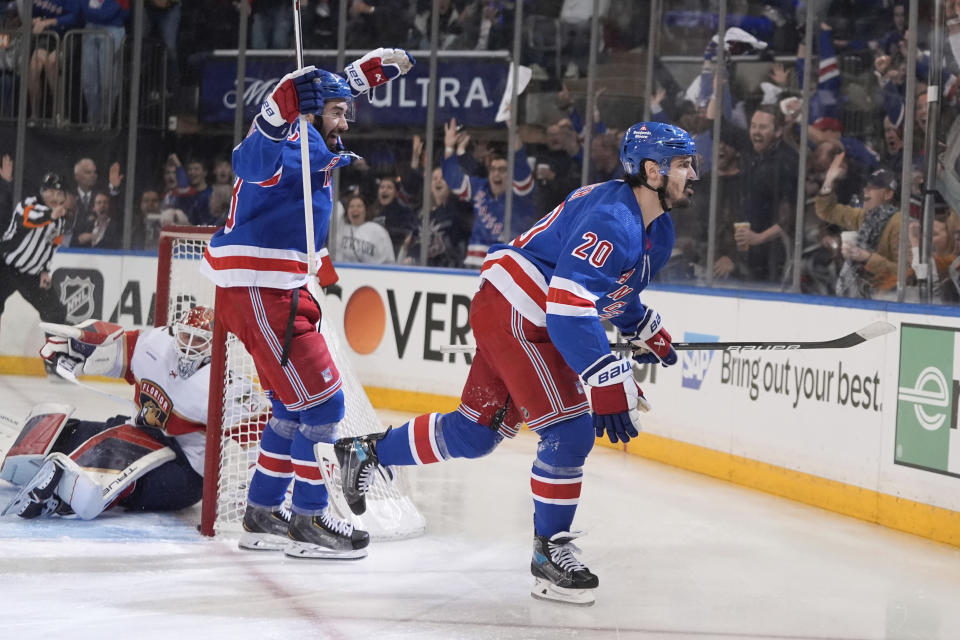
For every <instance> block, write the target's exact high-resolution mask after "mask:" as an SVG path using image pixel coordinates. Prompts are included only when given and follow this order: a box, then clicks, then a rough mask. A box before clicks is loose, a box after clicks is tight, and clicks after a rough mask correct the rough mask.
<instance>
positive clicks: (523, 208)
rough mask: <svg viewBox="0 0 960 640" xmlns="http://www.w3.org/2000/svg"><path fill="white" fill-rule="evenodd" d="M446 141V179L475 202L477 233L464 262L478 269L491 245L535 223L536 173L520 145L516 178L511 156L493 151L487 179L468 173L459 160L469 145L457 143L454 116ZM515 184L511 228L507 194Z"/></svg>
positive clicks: (459, 195)
mask: <svg viewBox="0 0 960 640" xmlns="http://www.w3.org/2000/svg"><path fill="white" fill-rule="evenodd" d="M466 140H469V138H466ZM443 144H444V158H445V159H444V161H443V179H444V180H446V182H447V184H448V185H450V191H451V192H452V193H453V195H454V196H456V197H457V198H459V199H460V200H464V201H467V202H472V203H473V213H474V218H473V232H472V233H471V234H470V243H469V245H468V246H467V257H466V259H465V260H464V265H465V266H467V267H473V268H477V267H479V266H480V265H481V264H482V263H483V259H484V257H485V256H486V255H487V249H489V248H490V245H492V244H495V243H497V242H500V241H501V240H506V239H509V238H512V237H514V236H516V235H518V234H519V233H520V232H522V231H524V230H526V229H527V228H528V227H529V226H530V224H531V223H532V222H533V216H534V209H533V198H534V186H535V185H534V181H533V173H532V172H531V171H530V165H529V164H527V154H526V153H524V150H523V147H522V146H521V145H518V146H517V152H516V154H515V156H514V158H513V179H512V180H511V178H510V176H509V170H508V167H509V163H508V162H507V158H506V156H504V155H503V154H500V153H498V152H493V153H490V154H489V155H488V156H487V158H486V166H487V174H488V177H487V178H486V179H483V178H477V177H475V176H468V175H467V174H466V173H464V171H463V169H462V168H461V167H460V162H459V160H458V158H459V156H460V155H463V154H464V153H466V144H465V141H464V140H461V144H460V145H458V144H457V121H456V119H454V118H451V119H450V122H447V123H446V124H444V125H443ZM461 149H463V151H462V152H461ZM454 150H456V153H457V155H455V154H454ZM511 184H512V185H513V193H514V195H515V196H516V197H515V198H514V199H513V218H512V220H511V224H510V226H511V228H510V229H505V228H504V227H505V226H506V216H505V209H506V201H507V198H506V193H507V188H508V187H509V186H510V185H511Z"/></svg>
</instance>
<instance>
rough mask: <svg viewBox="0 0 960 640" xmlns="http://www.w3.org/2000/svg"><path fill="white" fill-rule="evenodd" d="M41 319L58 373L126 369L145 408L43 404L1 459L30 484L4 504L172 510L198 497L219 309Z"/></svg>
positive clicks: (60, 511)
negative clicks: (90, 414)
mask: <svg viewBox="0 0 960 640" xmlns="http://www.w3.org/2000/svg"><path fill="white" fill-rule="evenodd" d="M41 328H42V329H43V330H44V331H45V332H47V334H48V335H49V337H48V338H47V342H46V344H45V345H44V346H43V348H42V349H41V350H40V355H41V356H43V358H44V360H46V361H47V362H48V363H50V364H51V365H53V366H54V367H55V368H56V370H57V373H58V374H59V375H61V376H64V377H67V378H75V377H76V376H77V375H80V374H81V373H83V374H87V375H100V376H106V377H110V378H122V379H125V380H126V381H127V382H129V383H130V384H132V385H134V386H135V392H134V404H135V405H136V408H137V413H136V415H135V416H133V417H130V416H125V415H118V416H114V417H112V418H110V419H108V420H106V421H104V422H96V421H86V420H76V419H71V417H70V416H71V414H72V412H73V408H72V407H70V406H69V405H65V404H62V403H45V404H42V405H38V406H37V407H34V410H33V411H32V412H31V414H30V416H29V417H28V419H27V420H26V421H25V423H24V425H23V426H22V428H21V431H20V434H19V435H18V437H17V439H16V442H15V443H14V445H13V446H12V447H11V448H10V450H9V451H8V452H7V454H6V457H5V458H4V461H3V467H2V469H0V478H3V479H4V480H7V481H9V482H11V483H12V484H14V485H18V486H21V487H22V488H21V491H20V492H19V493H18V495H17V496H16V497H15V498H14V499H13V501H12V502H11V503H10V504H9V505H8V506H7V508H5V509H4V511H3V513H4V514H7V513H15V514H16V515H19V516H20V517H22V518H36V517H38V516H46V515H72V514H76V515H77V516H78V517H80V518H82V519H84V520H89V519H92V518H95V517H97V516H98V515H100V513H102V512H103V511H104V510H106V509H108V508H110V507H112V506H122V507H124V508H126V509H127V510H133V511H171V510H177V509H183V508H186V507H189V506H190V505H193V504H195V503H196V502H198V501H199V500H200V497H201V494H202V487H203V456H204V449H205V433H204V432H205V430H206V421H207V393H208V388H209V385H210V367H209V366H208V363H209V362H210V346H211V341H212V339H213V331H212V328H213V311H212V310H210V309H207V308H205V307H195V308H193V309H190V310H188V311H186V312H184V313H183V314H181V316H180V318H178V319H177V321H176V322H174V323H173V324H171V325H170V326H169V327H156V328H153V329H146V330H143V331H124V330H123V327H121V326H120V325H117V324H113V323H111V322H102V321H100V320H87V321H85V322H83V323H81V324H79V325H76V326H70V325H60V324H52V323H41Z"/></svg>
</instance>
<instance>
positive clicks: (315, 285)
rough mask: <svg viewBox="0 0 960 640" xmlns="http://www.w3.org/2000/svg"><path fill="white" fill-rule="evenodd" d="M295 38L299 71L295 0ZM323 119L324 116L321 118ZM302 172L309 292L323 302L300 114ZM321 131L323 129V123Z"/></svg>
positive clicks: (306, 135)
mask: <svg viewBox="0 0 960 640" xmlns="http://www.w3.org/2000/svg"><path fill="white" fill-rule="evenodd" d="M293 37H294V44H295V46H296V54H297V70H300V69H303V35H302V27H301V25H300V0H293ZM320 117H321V118H322V117H323V116H322V115H321V116H320ZM299 119H300V172H301V175H302V180H301V181H302V182H303V222H304V225H305V226H306V232H307V291H309V292H310V295H312V296H313V297H314V299H315V300H322V299H323V295H322V294H321V292H320V282H319V281H318V280H317V266H318V265H317V264H316V262H317V247H316V241H315V239H314V235H313V234H314V231H313V186H312V185H311V184H310V130H309V126H310V125H309V124H308V123H307V116H305V115H304V114H302V113H301V114H300V116H299ZM320 129H321V130H322V129H323V124H322V122H321V124H320Z"/></svg>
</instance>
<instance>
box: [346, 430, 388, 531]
mask: <svg viewBox="0 0 960 640" xmlns="http://www.w3.org/2000/svg"><path fill="white" fill-rule="evenodd" d="M391 428H392V427H390V428H388V429H387V430H386V431H384V432H383V433H371V434H369V435H365V436H359V437H356V438H341V439H340V440H337V442H336V443H335V444H334V451H336V454H337V464H339V465H340V478H341V480H342V481H343V496H344V497H345V498H346V499H347V504H348V505H349V506H350V511H352V512H354V513H355V514H357V515H361V514H363V512H365V511H366V510H367V499H366V497H365V496H364V494H365V493H366V492H367V490H368V489H369V488H370V484H371V483H372V482H373V474H374V472H375V471H378V470H379V472H380V474H381V475H383V476H384V479H385V480H388V481H389V480H392V479H393V472H392V471H391V470H390V469H389V468H388V467H382V466H381V465H380V461H379V459H378V458H377V442H378V441H379V440H382V439H383V438H384V437H385V436H386V435H387V434H388V433H390V429H391Z"/></svg>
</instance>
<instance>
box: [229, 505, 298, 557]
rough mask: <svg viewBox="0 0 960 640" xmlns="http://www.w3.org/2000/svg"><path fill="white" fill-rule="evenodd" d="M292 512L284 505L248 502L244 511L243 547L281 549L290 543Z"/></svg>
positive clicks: (267, 549) (239, 544)
mask: <svg viewBox="0 0 960 640" xmlns="http://www.w3.org/2000/svg"><path fill="white" fill-rule="evenodd" d="M289 525H290V512H289V511H287V510H285V509H284V508H283V507H274V508H271V507H255V506H253V505H250V504H248V505H247V510H246V511H244V512H243V533H242V534H240V542H238V543H237V546H239V547H240V548H241V549H249V550H251V551H279V550H280V549H284V548H286V546H287V545H288V544H290V538H288V537H287V527H288V526H289Z"/></svg>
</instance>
